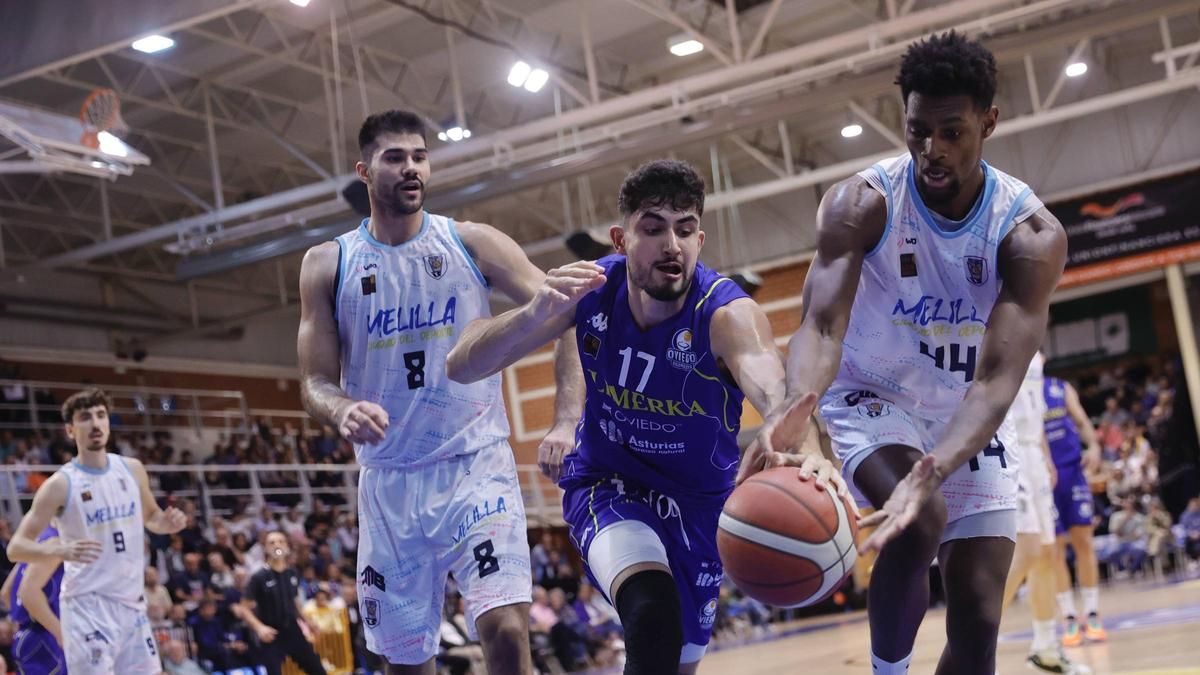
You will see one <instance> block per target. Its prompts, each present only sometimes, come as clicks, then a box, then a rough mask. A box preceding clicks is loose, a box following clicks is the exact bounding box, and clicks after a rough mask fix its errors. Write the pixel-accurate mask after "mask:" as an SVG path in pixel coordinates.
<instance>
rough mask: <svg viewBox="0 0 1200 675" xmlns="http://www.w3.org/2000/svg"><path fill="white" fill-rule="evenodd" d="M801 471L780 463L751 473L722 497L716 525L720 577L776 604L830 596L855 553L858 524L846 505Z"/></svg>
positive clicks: (811, 601) (793, 604) (802, 604)
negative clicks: (722, 572) (722, 574)
mask: <svg viewBox="0 0 1200 675" xmlns="http://www.w3.org/2000/svg"><path fill="white" fill-rule="evenodd" d="M799 473H800V469H798V468H797V467H778V468H775V469H768V470H766V471H763V472H761V473H758V474H755V475H754V476H751V477H750V478H749V479H747V480H746V482H744V483H742V484H741V485H739V486H738V488H737V489H736V490H734V491H733V494H731V495H730V496H729V499H728V501H726V502H725V508H724V510H723V511H722V512H721V517H720V521H719V527H718V530H717V548H718V549H719V551H720V553H721V562H722V564H723V565H724V566H725V574H726V576H728V577H729V578H730V579H731V580H732V581H733V583H734V584H736V585H737V587H738V588H739V589H741V591H742V592H743V593H745V594H746V595H748V596H750V597H752V598H754V599H755V600H758V601H760V602H763V603H766V604H768V605H774V606H776V607H805V606H808V605H812V604H816V603H818V602H820V601H822V600H824V599H825V598H827V597H829V596H830V595H831V594H833V592H834V591H836V590H837V589H838V587H840V586H841V585H842V581H844V580H845V578H846V577H847V576H848V575H849V574H850V571H851V568H853V566H854V561H855V559H856V558H857V557H858V553H857V550H856V548H855V538H856V536H857V534H858V523H857V522H856V521H855V519H854V518H853V516H852V515H851V514H852V511H851V509H850V508H849V506H848V505H847V504H846V503H845V502H844V501H843V500H841V499H838V498H837V495H836V493H834V492H832V491H823V490H819V489H817V487H816V484H815V483H814V482H813V481H812V480H806V481H802V480H800V478H799V477H798V474H799Z"/></svg>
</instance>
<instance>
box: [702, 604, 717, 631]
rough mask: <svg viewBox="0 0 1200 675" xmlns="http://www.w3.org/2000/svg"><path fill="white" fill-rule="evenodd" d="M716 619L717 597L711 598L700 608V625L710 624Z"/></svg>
mask: <svg viewBox="0 0 1200 675" xmlns="http://www.w3.org/2000/svg"><path fill="white" fill-rule="evenodd" d="M716 620H717V599H716V598H713V599H711V600H709V601H708V602H706V603H704V606H703V607H701V608H700V625H701V626H711V625H713V623H714V622H715V621H716Z"/></svg>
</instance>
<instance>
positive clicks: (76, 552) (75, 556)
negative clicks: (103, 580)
mask: <svg viewBox="0 0 1200 675" xmlns="http://www.w3.org/2000/svg"><path fill="white" fill-rule="evenodd" d="M59 547H60V551H59V554H58V556H57V557H59V558H62V559H63V560H65V561H67V562H76V563H85V564H86V563H93V562H96V560H97V559H98V558H99V557H100V553H101V552H102V551H103V550H104V546H103V545H102V544H101V543H100V542H98V541H96V540H95V539H77V540H75V541H69V542H61V543H59Z"/></svg>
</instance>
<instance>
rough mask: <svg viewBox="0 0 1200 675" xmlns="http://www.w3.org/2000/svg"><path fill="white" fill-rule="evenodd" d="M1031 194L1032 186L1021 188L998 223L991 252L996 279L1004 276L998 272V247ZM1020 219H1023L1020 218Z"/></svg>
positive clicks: (1014, 223)
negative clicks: (993, 249)
mask: <svg viewBox="0 0 1200 675" xmlns="http://www.w3.org/2000/svg"><path fill="white" fill-rule="evenodd" d="M1031 194H1033V188H1031V187H1029V186H1028V185H1026V186H1025V189H1024V190H1021V192H1020V193H1018V194H1017V197H1016V199H1014V200H1013V203H1012V206H1010V207H1008V213H1006V214H1004V221H1003V222H1001V223H1000V233H999V234H998V235H997V236H996V249H995V251H994V252H993V253H992V256H993V259H992V269H994V270H996V279H1002V278H1004V277H1003V275H1001V274H1000V247H1001V246H1002V245H1004V238H1005V237H1007V236H1008V233H1009V232H1012V229H1013V228H1014V227H1016V226H1017V223H1018V222H1019V221H1018V220H1017V212H1018V211H1020V210H1021V206H1022V205H1023V204H1024V203H1025V200H1026V199H1028V198H1029V195H1031ZM1030 215H1033V214H1030ZM1022 220H1025V219H1024V218H1022Z"/></svg>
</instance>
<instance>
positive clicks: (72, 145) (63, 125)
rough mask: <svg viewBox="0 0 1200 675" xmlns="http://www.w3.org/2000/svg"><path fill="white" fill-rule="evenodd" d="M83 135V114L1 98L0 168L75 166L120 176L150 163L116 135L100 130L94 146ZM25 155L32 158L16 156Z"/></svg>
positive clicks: (13, 170) (23, 169)
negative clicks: (43, 108)
mask: <svg viewBox="0 0 1200 675" xmlns="http://www.w3.org/2000/svg"><path fill="white" fill-rule="evenodd" d="M83 134H84V127H83V123H82V122H81V121H80V120H79V118H78V117H71V116H69V115H61V114H59V113H54V112H50V111H48V110H41V109H38V108H33V107H30V106H27V105H23V104H20V103H16V102H13V101H4V100H0V136H3V138H2V139H0V173H47V172H53V171H70V172H72V173H80V174H84V175H88V176H97V177H100V178H110V179H115V178H116V177H117V176H128V175H130V174H131V173H133V169H134V167H136V166H146V165H148V164H150V158H149V157H147V156H146V155H144V154H142V153H140V152H138V151H137V150H135V149H134V148H132V147H130V146H129V145H127V144H126V143H125V142H124V141H122V140H121V139H119V138H117V137H116V136H113V135H111V134H108V133H106V132H101V134H100V139H99V140H100V147H99V148H97V149H93V148H90V147H88V146H86V145H84V143H83ZM5 139H7V141H6V140H5ZM23 155H24V156H27V159H16V160H14V159H13V158H14V157H21V156H23Z"/></svg>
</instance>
